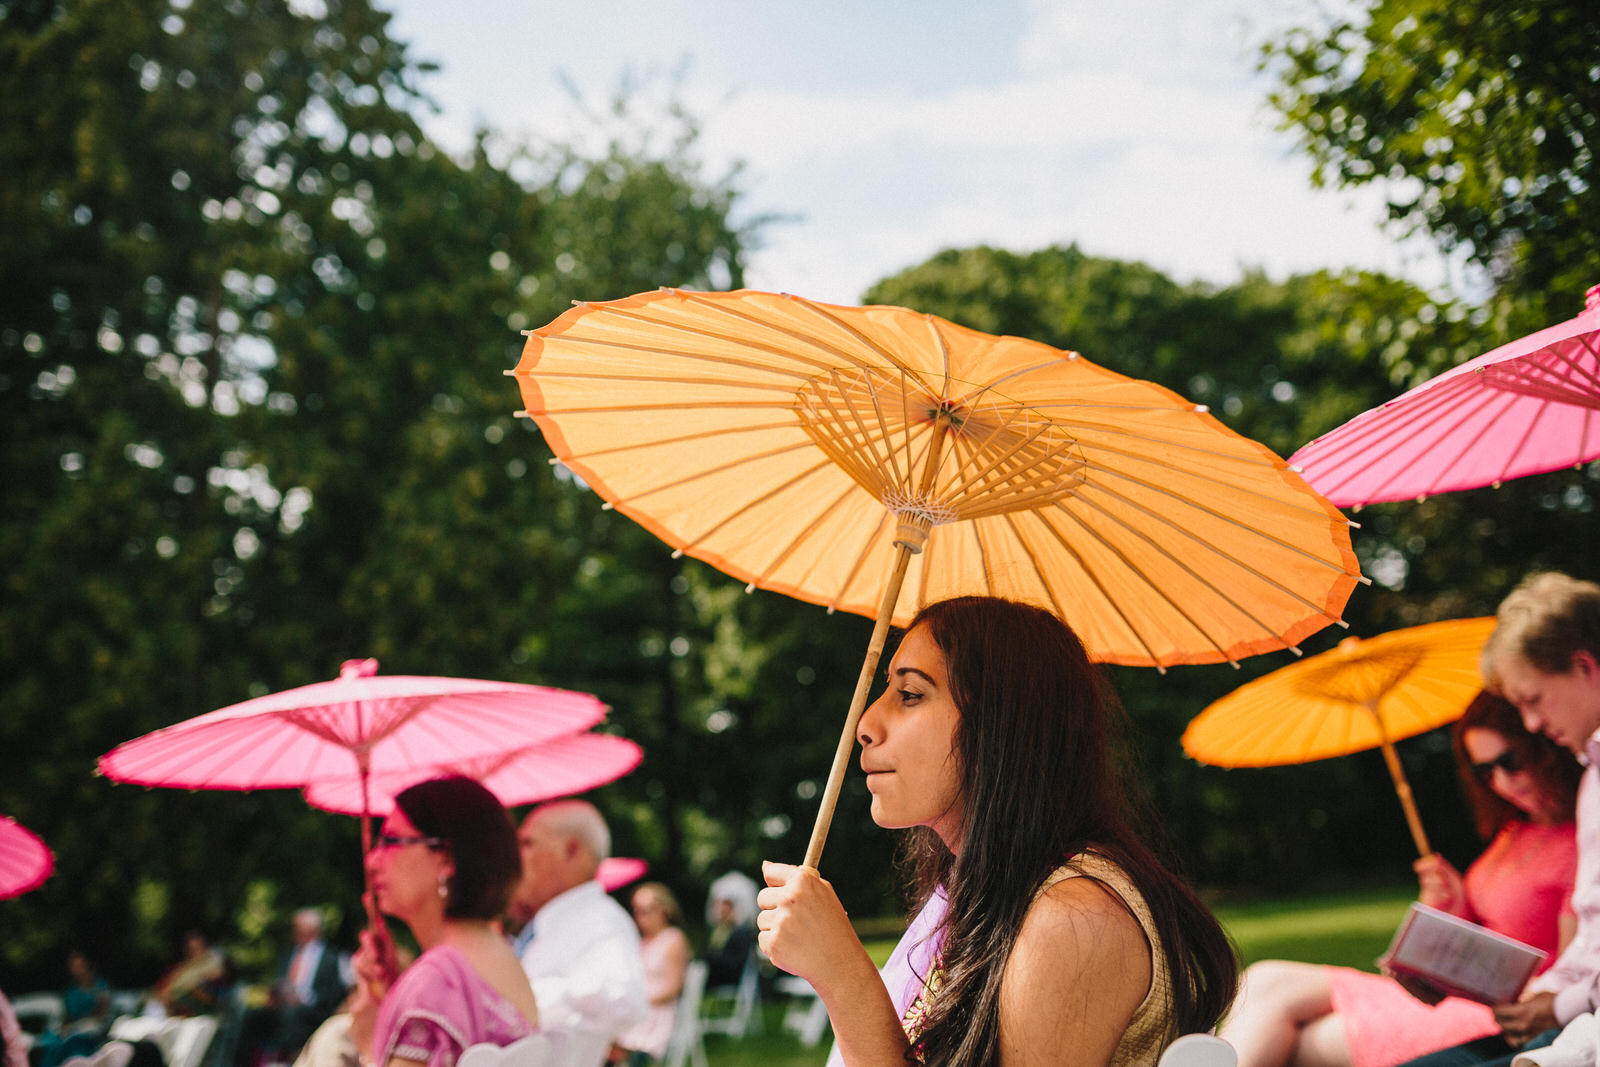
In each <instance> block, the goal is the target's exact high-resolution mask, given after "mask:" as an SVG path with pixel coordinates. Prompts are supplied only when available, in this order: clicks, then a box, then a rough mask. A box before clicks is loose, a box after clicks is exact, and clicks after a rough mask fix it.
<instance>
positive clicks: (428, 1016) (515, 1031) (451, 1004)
mask: <svg viewBox="0 0 1600 1067" xmlns="http://www.w3.org/2000/svg"><path fill="white" fill-rule="evenodd" d="M531 1033H533V1026H532V1025H531V1024H530V1023H529V1022H528V1020H527V1019H526V1018H524V1017H523V1014H522V1012H520V1011H518V1010H517V1008H516V1006H515V1005H514V1004H512V1003H511V1002H510V1001H508V1000H506V998H505V997H503V996H501V995H500V994H499V993H498V992H497V991H496V990H495V988H494V987H493V986H491V985H490V984H489V983H488V982H486V981H484V980H483V978H482V977H481V976H480V975H479V974H478V972H477V971H476V970H474V969H473V967H472V964H470V963H468V962H467V958H466V957H465V956H463V955H462V954H461V953H460V952H459V951H457V950H456V949H455V948H452V947H451V946H449V945H438V946H435V947H434V948H430V949H429V950H428V951H426V952H424V953H423V954H422V955H421V956H420V957H418V959H417V962H415V963H413V964H412V965H411V966H410V967H407V968H406V970H405V972H404V973H403V974H401V975H400V979H399V981H397V982H395V984H394V986H393V987H391V988H390V990H389V995H388V996H386V997H384V998H383V1003H382V1004H381V1005H380V1006H379V1008H378V1021H377V1023H376V1024H375V1025H374V1026H373V1031H372V1048H373V1051H374V1053H375V1054H376V1055H375V1056H374V1057H373V1062H374V1063H377V1064H386V1063H388V1062H389V1059H390V1057H392V1056H399V1057H400V1058H401V1059H407V1060H420V1061H422V1062H424V1063H426V1064H427V1065H428V1067H455V1062H456V1059H457V1058H458V1057H459V1056H460V1055H461V1050H462V1049H464V1048H466V1047H467V1046H468V1045H476V1044H480V1043H483V1042H487V1043H489V1044H491V1045H509V1044H511V1043H512V1042H513V1041H516V1040H518V1039H519V1038H523V1037H526V1036H528V1035H529V1034H531Z"/></svg>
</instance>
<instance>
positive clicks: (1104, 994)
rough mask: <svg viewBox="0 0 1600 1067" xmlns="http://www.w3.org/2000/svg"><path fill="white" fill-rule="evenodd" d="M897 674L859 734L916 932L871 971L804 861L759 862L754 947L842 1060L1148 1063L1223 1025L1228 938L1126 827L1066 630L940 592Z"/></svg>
mask: <svg viewBox="0 0 1600 1067" xmlns="http://www.w3.org/2000/svg"><path fill="white" fill-rule="evenodd" d="M888 677H889V687H888V690H887V691H886V692H885V693H884V694H883V695H882V696H881V697H880V698H879V699H878V700H877V701H876V702H874V703H873V704H872V705H871V707H869V708H868V709H867V711H866V713H865V714H864V715H863V717H862V719H861V723H860V726H859V728H858V732H857V736H858V739H859V741H860V742H861V745H862V754H861V766H862V769H863V770H864V771H866V772H867V788H868V790H869V791H870V792H871V793H872V798H873V799H872V816H873V819H874V821H876V822H877V823H878V824H879V825H880V826H885V827H909V828H914V829H913V832H912V834H911V835H910V838H909V840H908V846H909V847H908V854H909V858H910V860H911V863H912V866H913V868H914V870H915V872H916V876H917V884H918V890H919V898H920V902H921V907H920V910H919V912H918V914H917V916H916V918H915V919H914V920H913V922H912V924H911V927H910V929H908V930H907V932H906V935H905V937H904V938H902V940H901V942H900V945H899V947H898V948H897V949H896V950H895V954H894V956H893V957H892V958H891V959H890V961H889V963H888V964H887V965H886V966H885V969H884V972H883V974H882V976H880V975H879V973H878V972H877V971H876V970H875V969H874V968H873V966H872V964H871V961H870V960H869V959H868V958H867V955H866V952H865V950H864V949H862V947H861V945H860V942H859V941H858V940H856V938H855V935H854V932H853V931H852V930H851V927H850V923H849V920H848V918H847V917H846V915H845V913H844V910H843V909H842V908H841V906H840V905H839V901H838V898H837V897H836V896H835V895H834V893H833V890H832V888H831V887H830V886H829V884H828V883H827V882H825V881H823V880H822V878H821V877H820V876H818V875H817V873H816V872H815V871H813V870H810V869H807V868H802V867H793V866H788V865H784V864H777V863H768V864H766V865H765V870H764V873H765V876H766V880H767V884H768V888H767V889H765V890H763V891H762V893H761V896H760V904H761V907H762V909H763V910H762V913H761V915H760V917H759V920H758V923H757V925H758V926H759V928H760V930H761V934H760V942H761V947H762V948H763V950H765V951H766V952H767V954H768V955H769V956H770V957H771V958H772V961H773V962H774V963H775V964H777V965H778V966H779V967H782V968H784V969H785V970H788V971H790V972H792V973H795V974H798V975H800V976H801V977H803V978H805V979H806V980H807V981H809V982H810V983H811V984H812V985H813V986H814V987H815V988H816V989H817V992H818V993H819V994H820V995H821V997H822V999H823V1002H824V1003H825V1004H826V1005H827V1008H828V1013H829V1016H830V1018H831V1019H832V1022H833V1026H834V1032H835V1034H836V1036H837V1038H838V1048H837V1049H836V1050H835V1057H836V1061H837V1062H843V1063H848V1064H850V1065H851V1067H863V1065H874V1064H880V1063H881V1064H896V1063H903V1062H906V1059H907V1053H908V1050H909V1052H910V1054H911V1057H912V1058H914V1059H915V1060H916V1061H917V1062H921V1063H926V1064H951V1063H960V1064H990V1063H999V1064H1004V1065H1011V1064H1019V1063H1055V1062H1061V1060H1062V1057H1063V1055H1066V1056H1067V1058H1069V1059H1070V1060H1071V1062H1074V1063H1080V1064H1112V1065H1118V1067H1120V1065H1132V1064H1151V1065H1153V1064H1154V1063H1155V1062H1156V1059H1157V1057H1158V1056H1159V1055H1160V1053H1161V1051H1162V1049H1163V1048H1165V1046H1166V1045H1167V1044H1169V1043H1171V1041H1172V1040H1173V1039H1174V1038H1175V1037H1177V1036H1178V1035H1179V1034H1180V1033H1182V1032H1188V1031H1195V1030H1204V1029H1207V1028H1209V1027H1210V1026H1211V1025H1212V1024H1214V1023H1215V1021H1216V1019H1217V1017H1218V1016H1219V1015H1221V1013H1222V1011H1223V1009H1224V1008H1225V1007H1226V1006H1227V1004H1228V1002H1229V1001H1230V1000H1231V999H1232V997H1233V992H1234V986H1235V981H1236V977H1237V973H1236V966H1237V965H1236V962H1235V960H1234V956H1233V953H1232V951H1231V948H1230V946H1229V944H1228V942H1227V939H1226V937H1225V935H1224V934H1223V932H1222V930H1221V928H1220V927H1219V926H1218V924H1217V922H1216V920H1215V919H1214V918H1213V917H1212V916H1211V915H1210V913H1209V912H1207V911H1206V909H1205V908H1204V907H1203V906H1202V905H1201V904H1200V903H1199V902H1198V900H1196V898H1195V896H1194V894H1193V893H1192V892H1191V891H1190V890H1189V889H1188V887H1186V886H1185V885H1184V884H1183V883H1182V882H1180V881H1179V880H1178V879H1177V878H1176V877H1175V876H1174V875H1173V874H1172V873H1170V872H1169V871H1168V870H1167V869H1166V868H1165V867H1163V866H1162V865H1161V863H1160V862H1159V861H1158V860H1157V859H1156V857H1155V855H1154V853H1153V852H1152V850H1151V849H1150V847H1149V846H1148V845H1147V844H1146V843H1145V842H1144V841H1143V840H1142V839H1141V838H1140V836H1139V834H1138V833H1136V831H1135V829H1134V827H1133V826H1132V824H1131V822H1130V814H1131V812H1132V810H1133V806H1132V805H1131V804H1130V796H1129V794H1130V790H1129V783H1128V782H1127V780H1126V776H1125V775H1122V774H1119V773H1118V772H1117V770H1116V769H1115V768H1114V762H1115V761H1114V758H1113V754H1114V752H1115V751H1116V749H1115V744H1114V739H1113V734H1114V733H1115V732H1116V726H1117V722H1118V719H1119V718H1120V711H1119V709H1117V706H1116V701H1115V696H1114V694H1113V693H1112V691H1111V689H1110V687H1109V685H1108V684H1107V683H1106V682H1105V681H1104V679H1103V678H1102V676H1101V675H1100V673H1099V671H1098V670H1097V669H1096V668H1095V667H1093V666H1092V665H1091V664H1090V662H1089V659H1088V657H1087V655H1086V654H1085V652H1084V649H1083V646H1082V644H1081V643H1080V642H1079V640H1078V639H1077V637H1076V635H1074V634H1073V632H1072V631H1071V630H1070V629H1068V627H1067V626H1066V625H1065V624H1064V623H1062V622H1061V621H1060V620H1059V619H1057V618H1056V617H1055V616H1053V615H1051V614H1050V613H1048V612H1046V611H1043V610H1041V609H1039V608H1035V607H1031V606H1028V605H1023V604H1018V603H1015V602H1011V601H1007V600H1001V599H997V598H992V597H960V598H956V599H953V600H947V601H941V602H938V603H934V604H931V605H929V606H928V607H926V608H924V609H923V610H922V611H921V612H920V613H919V614H918V615H917V616H916V618H915V619H914V620H913V621H912V624H911V626H910V628H909V630H908V631H907V633H906V635H905V638H904V639H903V640H902V642H901V644H900V647H899V649H898V650H897V652H896V654H895V657H894V659H893V661H892V662H891V663H890V665H889V670H888ZM1064 1050H1071V1052H1070V1053H1065V1052H1064Z"/></svg>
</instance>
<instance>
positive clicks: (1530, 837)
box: [1328, 821, 1578, 1067]
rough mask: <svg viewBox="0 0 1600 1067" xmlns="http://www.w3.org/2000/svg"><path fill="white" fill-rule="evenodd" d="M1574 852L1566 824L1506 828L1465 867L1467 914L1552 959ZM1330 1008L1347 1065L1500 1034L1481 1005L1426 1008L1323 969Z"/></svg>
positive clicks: (1398, 991) (1386, 1062)
mask: <svg viewBox="0 0 1600 1067" xmlns="http://www.w3.org/2000/svg"><path fill="white" fill-rule="evenodd" d="M1577 864H1578V852H1577V841H1576V837H1575V836H1574V827H1573V824H1572V823H1564V824H1562V825H1559V826H1536V825H1534V824H1532V823H1528V822H1521V821H1517V822H1510V823H1507V824H1506V825H1505V826H1504V827H1502V828H1501V830H1500V832H1499V833H1498V834H1496V835H1495V838H1494V840H1493V841H1491V842H1489V847H1488V848H1486V849H1484V850H1483V855H1481V856H1479V857H1478V859H1477V860H1476V861H1475V862H1474V863H1473V864H1472V866H1471V867H1469V868H1467V873H1466V888H1467V909H1468V910H1467V914H1466V915H1463V916H1462V918H1464V919H1470V920H1471V921H1473V922H1475V923H1479V924H1481V925H1483V926H1487V927H1488V928H1489V929H1491V930H1495V931H1498V932H1499V933H1502V934H1505V935H1506V936H1507V937H1514V938H1516V939H1517V940H1518V941H1523V942H1526V943H1527V944H1530V945H1532V946H1534V947H1535V948H1542V949H1544V950H1545V951H1546V952H1548V953H1549V954H1550V955H1549V958H1547V959H1546V960H1545V961H1544V963H1543V964H1542V965H1541V967H1540V969H1541V970H1542V969H1543V968H1544V967H1548V966H1549V965H1550V964H1551V963H1553V962H1554V961H1555V958H1556V954H1557V953H1556V950H1557V948H1558V944H1559V940H1560V931H1559V923H1560V917H1561V915H1562V914H1563V913H1564V912H1569V911H1570V910H1571V898H1572V883H1573V879H1574V877H1575V875H1576V872H1577ZM1328 985H1329V989H1330V992H1331V993H1332V995H1333V1010H1334V1011H1335V1012H1336V1013H1337V1014H1338V1016H1339V1018H1340V1019H1341V1020H1342V1021H1343V1023H1344V1036H1345V1042H1346V1043H1347V1044H1348V1045H1349V1046H1350V1064H1351V1067H1393V1065H1394V1064H1398V1063H1404V1062H1406V1061H1407V1060H1411V1059H1415V1058H1416V1057H1418V1056H1422V1055H1425V1054H1427V1053H1429V1052H1436V1051H1438V1050H1439V1049H1442V1048H1449V1047H1451V1046H1453V1045H1459V1044H1461V1043H1462V1042H1465V1041H1472V1040H1474V1039H1476V1038H1480V1037H1488V1036H1489V1035H1491V1034H1497V1033H1499V1032H1500V1027H1498V1026H1496V1025H1495V1021H1494V1016H1493V1015H1492V1014H1491V1012H1490V1010H1489V1008H1488V1007H1487V1006H1486V1005H1483V1004H1478V1003H1476V1002H1475V1001H1470V1000H1463V999H1461V998H1459V997H1447V998H1445V999H1444V1000H1443V1001H1441V1002H1440V1003H1439V1004H1438V1005H1437V1006H1433V1007H1430V1006H1429V1005H1427V1004H1424V1003H1423V1002H1422V1001H1420V1000H1418V999H1417V998H1415V997H1413V996H1412V995H1411V994H1410V993H1407V992H1406V991H1405V990H1404V989H1402V988H1400V985H1399V983H1397V982H1395V981H1394V980H1393V979H1390V978H1385V977H1383V976H1382V975H1378V974H1368V973H1367V972H1365V971H1357V970H1352V969H1350V968H1348V967H1329V968H1328Z"/></svg>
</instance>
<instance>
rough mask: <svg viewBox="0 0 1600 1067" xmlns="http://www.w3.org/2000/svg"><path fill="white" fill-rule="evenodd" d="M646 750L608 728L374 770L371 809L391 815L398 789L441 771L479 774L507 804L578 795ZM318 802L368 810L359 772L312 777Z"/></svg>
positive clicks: (309, 794) (350, 811)
mask: <svg viewBox="0 0 1600 1067" xmlns="http://www.w3.org/2000/svg"><path fill="white" fill-rule="evenodd" d="M643 758H644V750H643V749H641V748H640V747H639V746H638V745H636V744H634V743H633V742H632V741H629V740H627V739H625V738H621V737H612V736H610V735H608V734H595V733H585V734H574V735H573V736H570V737H558V738H556V739H555V740H554V741H544V742H540V743H538V744H534V745H528V746H525V747H523V748H518V749H513V750H511V751H507V752H496V753H491V754H489V755H487V756H480V757H477V758H475V759H468V760H460V761H456V762H453V763H449V764H445V765H434V766H432V767H418V768H415V769H413V770H407V771H400V772H396V773H392V774H384V775H374V776H373V777H372V780H371V783H370V786H369V790H368V792H369V794H370V800H369V803H368V805H367V811H368V812H369V813H370V814H372V815H379V816H382V815H387V814H388V813H389V811H390V809H392V808H393V807H394V797H395V795H396V794H398V793H401V792H404V791H405V790H406V789H407V788H409V787H410V786H413V785H415V784H416V783H418V782H420V781H423V780H425V779H428V778H433V777H436V776H438V775H441V774H464V775H466V776H467V777H469V778H476V779H477V780H478V781H480V782H482V783H483V784H484V785H485V786H486V787H487V788H488V790H489V791H490V792H491V793H493V794H494V795H495V796H497V797H499V798H500V802H501V803H502V804H504V805H505V806H506V807H508V808H509V807H515V806H517V805H518V804H533V803H536V802H538V801H541V800H550V799H552V798H554V797H565V796H572V795H573V794H575V793H582V792H584V791H585V790H588V789H593V788H595V787H596V786H601V785H605V784H606V783H607V782H614V781H616V780H617V779H618V778H621V777H622V776H623V775H625V774H627V773H628V772H629V771H632V770H633V769H634V768H635V767H637V766H638V765H639V761H640V760H641V759H643ZM305 793H306V800H307V802H308V803H310V804H311V805H312V807H316V808H321V809H322V810H323V811H332V812H339V813H342V814H345V815H359V814H361V812H362V801H361V781H360V779H359V778H358V777H356V776H355V775H347V776H345V777H342V778H330V779H327V780H325V781H320V782H311V783H310V784H308V785H307V786H306V787H305Z"/></svg>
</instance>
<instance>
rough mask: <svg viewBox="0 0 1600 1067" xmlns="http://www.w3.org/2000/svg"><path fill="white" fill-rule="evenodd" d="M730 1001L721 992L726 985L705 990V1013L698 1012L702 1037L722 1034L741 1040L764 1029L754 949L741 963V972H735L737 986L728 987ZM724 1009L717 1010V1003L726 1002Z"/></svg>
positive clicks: (759, 980)
mask: <svg viewBox="0 0 1600 1067" xmlns="http://www.w3.org/2000/svg"><path fill="white" fill-rule="evenodd" d="M732 988H733V993H732V996H731V998H730V997H729V995H728V994H727V993H726V992H724V991H725V990H726V989H728V987H727V986H719V987H718V988H717V989H716V990H710V989H708V990H706V995H705V1005H706V1007H705V1010H704V1011H702V1012H701V1013H700V1032H701V1033H703V1034H725V1035H726V1036H728V1037H732V1038H741V1037H744V1036H745V1035H746V1034H759V1033H761V1031H762V1029H763V1027H764V1020H763V1019H762V1018H761V957H760V956H758V955H757V954H756V951H755V949H751V950H750V955H749V956H748V957H747V958H746V959H745V961H744V969H743V970H741V971H740V972H739V983H738V985H735V986H733V987H732ZM729 1000H731V1002H730V1003H728V1010H727V1011H726V1012H722V1011H719V1010H717V1007H718V1004H717V1002H718V1001H729Z"/></svg>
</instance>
